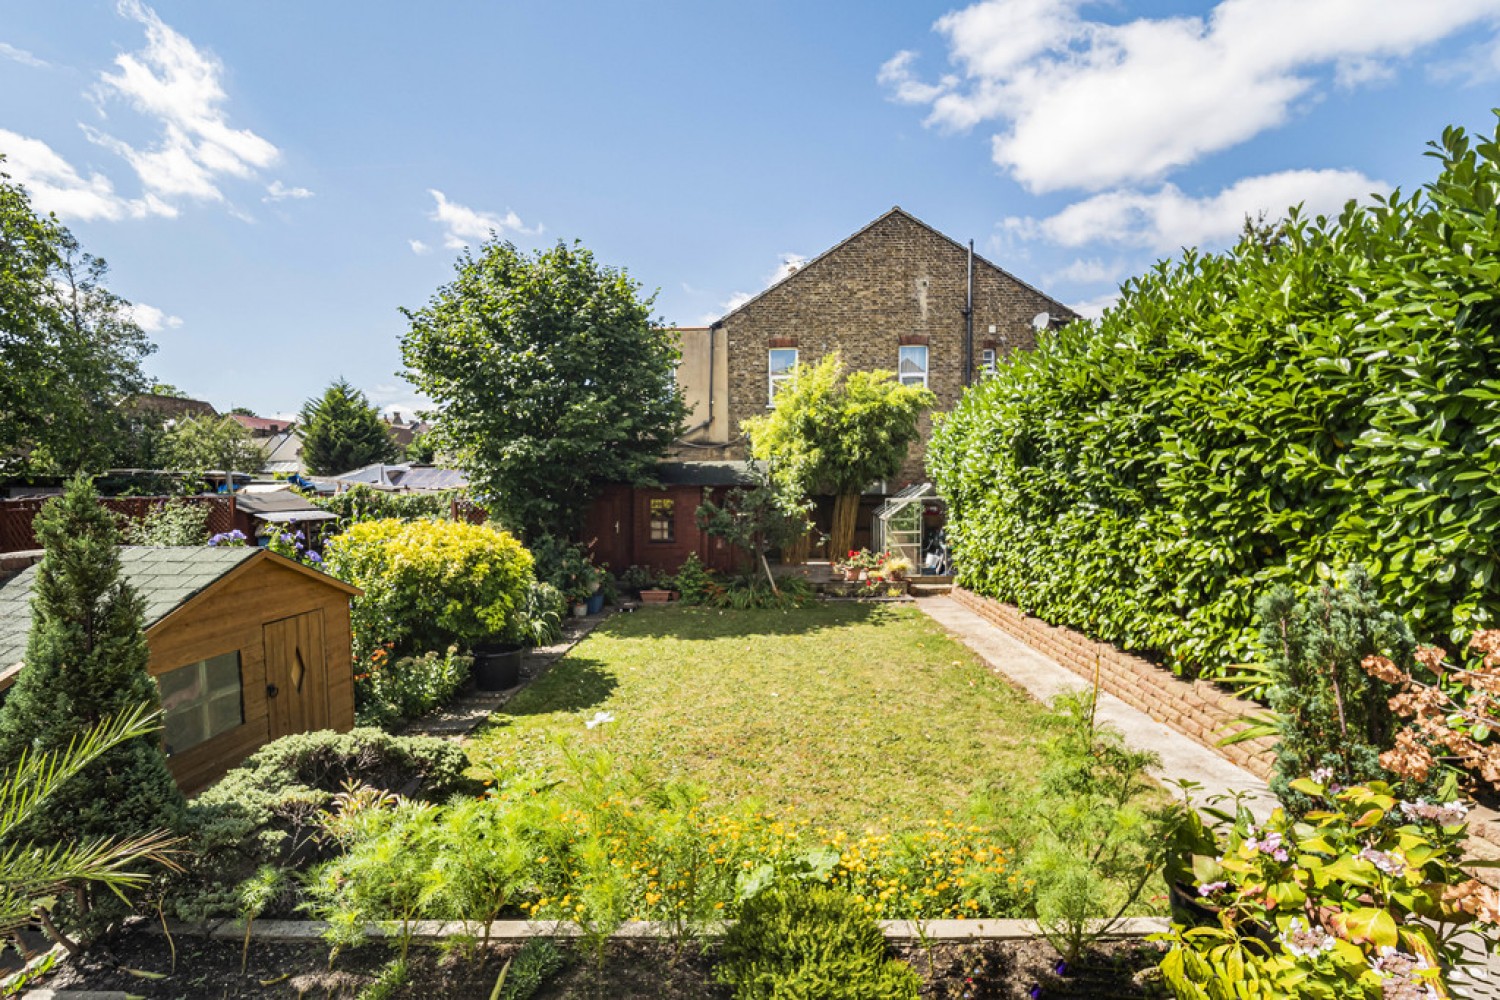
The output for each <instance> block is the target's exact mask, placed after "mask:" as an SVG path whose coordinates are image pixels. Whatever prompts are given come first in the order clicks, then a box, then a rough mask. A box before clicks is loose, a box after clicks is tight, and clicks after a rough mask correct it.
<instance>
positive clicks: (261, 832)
mask: <svg viewBox="0 0 1500 1000" xmlns="http://www.w3.org/2000/svg"><path fill="white" fill-rule="evenodd" d="M467 766H468V759H467V758H466V757H465V756H464V753H463V751H462V750H461V749H459V748H458V747H457V746H455V745H454V744H452V743H449V742H448V741H446V740H441V739H436V738H431V737H423V736H392V735H390V734H388V733H384V732H381V731H380V730H378V729H356V730H354V731H353V732H350V733H333V732H328V731H323V732H317V733H299V734H296V735H293V736H285V737H282V738H281V739H279V740H277V741H275V742H274V743H270V744H268V745H266V746H264V747H262V748H261V749H260V750H258V751H256V753H255V754H253V755H252V756H251V757H250V758H249V759H248V760H246V761H245V763H244V764H242V765H240V766H239V767H237V768H235V769H234V770H232V771H230V772H229V773H228V774H226V775H225V776H224V777H223V778H222V779H220V780H219V782H218V783H217V784H215V785H214V786H213V787H211V788H209V789H208V790H207V791H205V792H204V793H203V794H201V795H199V796H198V797H197V798H195V799H193V801H192V802H190V803H189V804H188V810H187V813H188V818H187V827H188V832H189V836H190V838H191V841H190V853H189V855H188V859H189V864H188V867H187V870H186V871H185V872H184V873H182V874H181V875H178V876H175V877H173V878H171V879H169V880H168V881H167V883H166V885H165V894H166V897H167V905H168V906H169V907H170V909H171V912H175V913H176V914H177V915H178V916H179V917H181V918H182V919H185V920H204V919H207V918H209V917H212V916H232V915H234V914H235V913H237V912H238V911H239V909H240V898H239V892H238V888H237V887H238V886H239V885H240V884H241V883H242V882H245V881H246V880H247V879H249V878H250V877H251V876H252V875H254V873H255V872H256V871H257V870H259V869H260V868H261V867H262V866H265V865H273V866H276V867H279V868H292V867H297V866H298V865H299V864H300V863H302V862H304V861H306V860H307V859H308V858H310V857H317V856H319V852H320V851H321V848H320V846H319V845H318V844H317V843H316V842H315V835H316V833H317V832H318V826H317V818H318V814H319V812H320V811H321V810H323V809H326V808H327V807H328V806H329V805H330V804H331V803H332V802H333V800H334V796H335V795H336V794H337V793H338V792H339V790H340V789H341V788H343V787H344V786H345V785H348V784H351V783H353V784H364V785H368V786H371V787H375V788H381V789H387V790H392V791H398V790H399V791H402V792H403V793H404V794H407V795H410V796H415V797H418V798H421V799H426V800H433V801H438V800H442V799H445V798H447V797H448V796H450V795H453V794H455V793H459V792H469V791H472V790H473V787H472V785H471V783H470V782H469V781H468V780H467V779H465V778H464V776H463V773H464V769H465V768H466V767H467Z"/></svg>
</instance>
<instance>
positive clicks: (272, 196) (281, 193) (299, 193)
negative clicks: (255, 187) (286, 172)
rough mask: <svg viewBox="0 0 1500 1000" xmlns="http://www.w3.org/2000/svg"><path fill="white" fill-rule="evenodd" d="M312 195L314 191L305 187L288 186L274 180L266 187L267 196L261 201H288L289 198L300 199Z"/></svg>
mask: <svg viewBox="0 0 1500 1000" xmlns="http://www.w3.org/2000/svg"><path fill="white" fill-rule="evenodd" d="M312 196H313V193H312V192H311V191H309V190H308V189H307V188H305V187H287V186H286V185H285V184H283V183H281V182H280V181H272V182H271V183H270V184H269V185H268V186H267V187H266V196H265V197H264V198H262V199H261V201H286V200H287V199H288V198H293V199H297V200H300V199H302V198H311V197H312Z"/></svg>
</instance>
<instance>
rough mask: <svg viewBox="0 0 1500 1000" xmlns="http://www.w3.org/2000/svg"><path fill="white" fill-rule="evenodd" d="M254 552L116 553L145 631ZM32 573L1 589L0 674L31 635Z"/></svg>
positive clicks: (144, 549)
mask: <svg viewBox="0 0 1500 1000" xmlns="http://www.w3.org/2000/svg"><path fill="white" fill-rule="evenodd" d="M259 551H260V550H259V549H256V548H247V547H238V548H236V547H224V548H216V547H212V546H207V545H205V546H194V547H173V548H164V547H162V548H159V547H151V546H143V545H130V546H126V547H124V548H122V549H121V550H120V570H121V575H122V576H124V578H125V579H126V580H127V581H128V582H129V583H130V585H131V586H132V587H134V588H135V589H136V591H137V592H139V593H140V595H141V597H142V599H144V600H145V602H146V625H145V627H146V628H150V627H151V626H153V625H155V624H156V623H157V622H159V621H161V620H162V619H163V618H165V617H166V616H167V615H168V614H170V613H171V612H172V610H173V609H175V608H176V607H178V606H179V605H181V604H182V603H183V602H184V601H186V600H187V599H188V598H190V597H192V596H193V595H194V594H196V593H198V592H199V591H201V590H203V589H204V588H205V587H207V586H208V585H209V584H211V583H213V582H214V581H215V580H217V579H219V578H220V577H222V576H224V575H225V574H226V573H228V572H229V571H230V570H232V569H234V568H235V567H236V566H238V565H239V564H240V563H242V562H244V561H245V560H246V559H249V558H251V557H252V556H254V555H255V554H256V553H257V552H259ZM36 572H37V567H36V566H29V567H27V568H26V569H24V570H22V571H21V573H20V575H18V576H16V577H15V578H13V579H12V580H10V581H9V582H7V583H5V584H4V585H0V672H5V671H8V670H9V669H10V668H11V667H14V666H16V665H17V664H19V663H20V662H21V661H22V659H23V658H24V657H25V655H26V639H27V636H29V635H30V634H31V588H32V585H33V584H34V583H35V581H36Z"/></svg>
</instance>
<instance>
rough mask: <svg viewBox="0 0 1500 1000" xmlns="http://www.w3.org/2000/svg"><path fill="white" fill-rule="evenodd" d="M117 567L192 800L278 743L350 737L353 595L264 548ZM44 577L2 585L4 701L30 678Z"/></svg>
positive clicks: (129, 558) (174, 554)
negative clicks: (140, 609) (304, 736)
mask: <svg viewBox="0 0 1500 1000" xmlns="http://www.w3.org/2000/svg"><path fill="white" fill-rule="evenodd" d="M120 562H121V570H122V575H123V577H124V578H125V579H126V580H127V581H129V583H130V585H131V586H133V587H134V588H135V589H136V590H137V591H138V592H139V593H140V595H141V597H142V598H143V599H144V601H145V604H146V641H147V644H148V645H149V646H150V648H151V659H150V662H149V665H148V669H149V670H150V672H151V675H152V676H153V677H155V678H156V682H157V686H158V687H159V688H160V689H161V700H162V709H163V730H164V732H163V739H164V741H165V743H166V747H167V761H168V763H169V764H170V765H171V768H172V774H173V776H174V777H176V779H177V783H178V785H180V786H181V787H182V789H183V791H184V792H187V793H188V794H192V793H194V792H197V791H199V790H201V789H202V788H204V787H205V786H207V785H209V784H210V783H212V782H213V781H214V780H216V779H217V778H219V777H220V776H221V775H222V774H224V772H226V771H228V770H229V769H230V768H232V767H234V766H236V765H237V764H239V763H240V762H241V761H243V760H244V759H245V758H246V757H248V756H249V755H250V754H251V753H253V752H254V751H255V750H256V749H257V748H259V747H261V746H263V745H265V744H266V743H269V742H270V741H271V740H274V739H277V738H279V737H282V736H286V735H289V734H291V733H302V732H312V731H314V730H319V729H335V730H339V731H341V732H344V731H347V730H349V729H350V728H352V727H353V725H354V676H353V668H352V664H351V657H350V634H349V598H350V597H351V596H353V595H356V594H358V593H359V591H358V590H357V589H356V588H354V587H351V586H349V585H348V584H346V583H344V582H342V581H341V580H337V579H335V578H333V577H331V576H329V575H327V574H326V573H320V572H318V571H317V570H314V569H311V568H309V567H307V566H303V565H301V564H300V563H297V562H294V561H293V560H291V559H287V558H285V557H284V556H280V555H277V554H276V553H274V552H270V551H268V550H265V549H255V548H233V547H219V548H215V547H210V546H203V547H183V548H165V547H146V546H127V547H125V548H122V549H121V550H120ZM36 572H37V567H36V566H31V567H29V568H27V569H26V570H24V571H23V572H21V573H20V574H19V575H18V576H16V577H15V578H14V579H12V580H10V581H9V582H7V583H5V584H4V585H3V586H0V691H3V690H5V689H7V688H9V687H10V685H11V684H12V683H13V682H14V681H15V678H16V675H17V674H18V673H19V672H20V670H22V669H23V668H24V663H23V662H22V661H23V659H24V657H25V654H26V640H27V636H28V635H29V634H30V631H31V591H32V585H33V583H34V581H35V580H36Z"/></svg>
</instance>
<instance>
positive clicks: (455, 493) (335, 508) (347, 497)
mask: <svg viewBox="0 0 1500 1000" xmlns="http://www.w3.org/2000/svg"><path fill="white" fill-rule="evenodd" d="M463 496H464V493H463V491H461V490H443V491H441V492H438V493H390V492H387V491H386V490H377V489H376V488H375V487H373V486H370V485H368V484H365V483H358V484H356V485H354V486H351V487H350V488H349V489H347V490H345V491H344V492H342V493H335V494H334V495H333V496H331V497H314V498H313V503H315V504H317V505H318V506H319V507H322V508H323V509H324V510H326V511H328V512H329V513H332V514H337V515H338V519H339V524H340V526H342V527H346V528H347V527H349V526H350V525H354V524H362V523H363V522H365V521H386V520H396V521H419V520H423V519H427V518H445V517H448V516H449V515H450V514H451V513H452V511H453V506H452V505H453V501H454V500H455V499H457V498H461V497H463Z"/></svg>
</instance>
